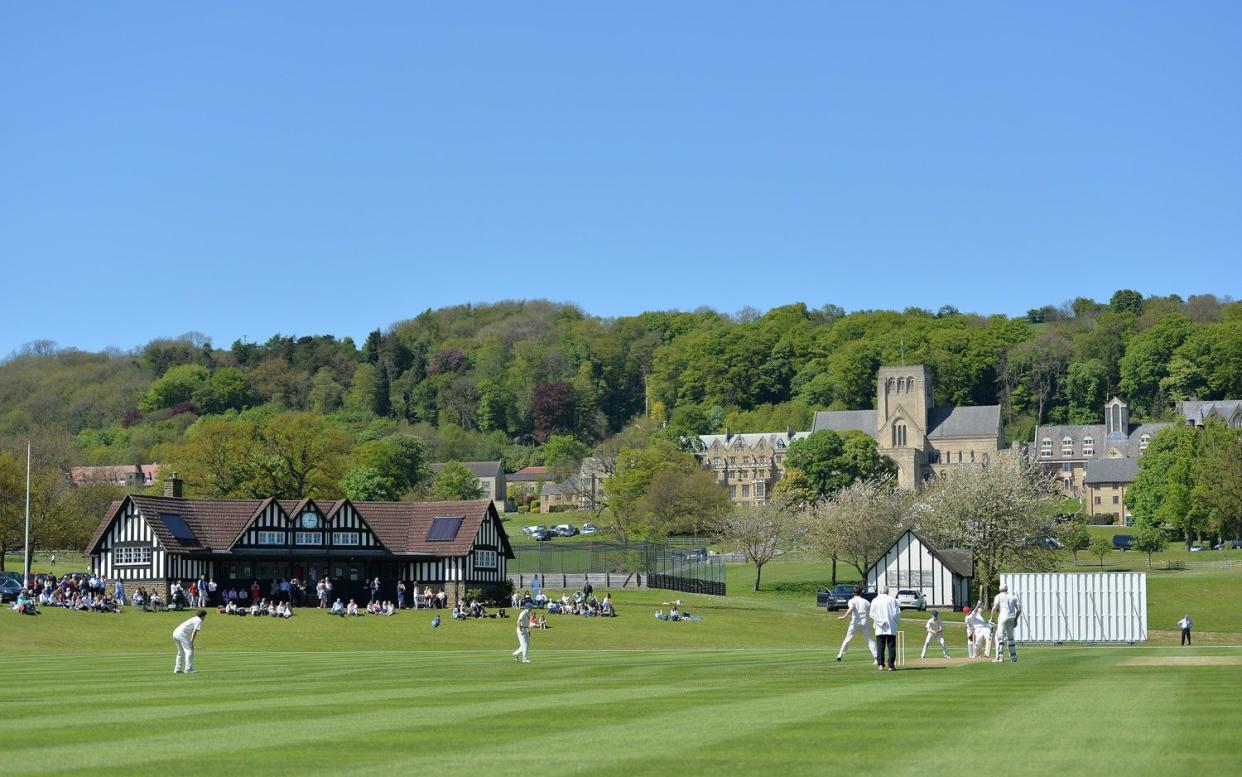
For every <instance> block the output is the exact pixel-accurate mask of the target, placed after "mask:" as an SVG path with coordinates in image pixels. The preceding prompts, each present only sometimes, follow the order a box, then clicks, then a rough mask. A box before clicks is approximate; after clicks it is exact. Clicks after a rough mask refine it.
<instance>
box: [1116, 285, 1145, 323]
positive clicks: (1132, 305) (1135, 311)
mask: <svg viewBox="0 0 1242 777" xmlns="http://www.w3.org/2000/svg"><path fill="white" fill-rule="evenodd" d="M1108 306H1109V307H1110V308H1112V309H1113V310H1115V311H1117V312H1118V313H1130V314H1131V315H1134V316H1138V315H1140V314H1141V313H1142V312H1143V295H1142V294H1140V293H1139V292H1137V291H1134V290H1133V289H1121V290H1120V291H1117V292H1114V293H1113V296H1112V298H1111V299H1110V300H1109V301H1108Z"/></svg>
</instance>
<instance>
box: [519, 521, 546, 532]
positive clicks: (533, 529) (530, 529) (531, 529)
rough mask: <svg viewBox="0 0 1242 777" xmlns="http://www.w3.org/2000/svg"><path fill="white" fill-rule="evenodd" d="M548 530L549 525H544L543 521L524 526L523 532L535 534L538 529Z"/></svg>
mask: <svg viewBox="0 0 1242 777" xmlns="http://www.w3.org/2000/svg"><path fill="white" fill-rule="evenodd" d="M547 530H548V527H547V526H544V525H543V524H541V523H540V524H535V525H534V526H523V527H522V533H523V534H534V533H535V532H537V531H547Z"/></svg>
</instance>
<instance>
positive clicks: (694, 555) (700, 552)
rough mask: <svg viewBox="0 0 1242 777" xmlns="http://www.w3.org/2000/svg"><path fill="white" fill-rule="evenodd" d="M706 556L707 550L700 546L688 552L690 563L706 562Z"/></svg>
mask: <svg viewBox="0 0 1242 777" xmlns="http://www.w3.org/2000/svg"><path fill="white" fill-rule="evenodd" d="M707 555H708V554H707V548H704V547H702V546H700V547H697V548H695V549H694V550H692V551H690V555H689V558H690V560H691V561H706V560H707Z"/></svg>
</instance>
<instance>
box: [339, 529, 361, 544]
mask: <svg viewBox="0 0 1242 777" xmlns="http://www.w3.org/2000/svg"><path fill="white" fill-rule="evenodd" d="M332 544H333V545H361V544H362V538H361V536H360V535H359V534H358V532H356V531H334V532H332Z"/></svg>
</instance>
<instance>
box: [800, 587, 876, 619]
mask: <svg viewBox="0 0 1242 777" xmlns="http://www.w3.org/2000/svg"><path fill="white" fill-rule="evenodd" d="M861 596H862V598H864V599H866V600H867V601H871V600H872V599H874V598H875V597H876V590H875V589H874V588H871V587H869V586H868V587H864V588H863V591H862V594H861ZM853 597H854V586H853V584H852V583H842V584H841V585H834V586H833V587H832V588H820V589H819V591H818V592H817V593H816V594H815V606H816V607H824V608H826V609H827V610H828V612H835V611H836V610H844V609H845V607H846V605H847V604H849V601H850V599H852V598H853Z"/></svg>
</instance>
